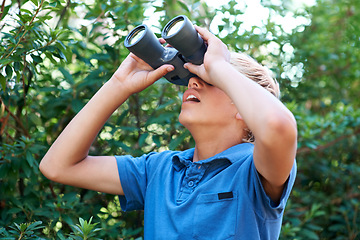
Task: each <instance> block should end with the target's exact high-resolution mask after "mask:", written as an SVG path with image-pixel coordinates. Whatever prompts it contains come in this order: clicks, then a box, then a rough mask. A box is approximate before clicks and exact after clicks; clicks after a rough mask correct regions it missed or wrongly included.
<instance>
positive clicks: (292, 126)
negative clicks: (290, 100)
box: [263, 112, 297, 145]
mask: <svg viewBox="0 0 360 240" xmlns="http://www.w3.org/2000/svg"><path fill="white" fill-rule="evenodd" d="M264 125H265V129H264V131H265V134H264V135H263V136H264V137H265V138H266V139H268V140H269V141H270V144H274V140H275V142H278V143H284V144H291V145H293V144H296V143H297V124H296V120H295V117H294V116H293V115H292V113H291V112H288V113H287V114H278V115H277V114H274V115H272V116H271V117H269V118H268V119H267V121H266V124H264Z"/></svg>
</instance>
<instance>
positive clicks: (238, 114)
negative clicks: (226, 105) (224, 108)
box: [235, 113, 243, 120]
mask: <svg viewBox="0 0 360 240" xmlns="http://www.w3.org/2000/svg"><path fill="white" fill-rule="evenodd" d="M235 119H236V120H243V118H242V116H241V115H240V113H236V115H235Z"/></svg>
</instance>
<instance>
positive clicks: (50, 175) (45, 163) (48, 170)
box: [39, 155, 59, 182]
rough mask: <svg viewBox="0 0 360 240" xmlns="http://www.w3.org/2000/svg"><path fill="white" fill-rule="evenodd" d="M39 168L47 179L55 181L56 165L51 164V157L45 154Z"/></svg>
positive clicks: (56, 177)
mask: <svg viewBox="0 0 360 240" xmlns="http://www.w3.org/2000/svg"><path fill="white" fill-rule="evenodd" d="M39 170H40V172H41V173H42V174H43V175H44V176H45V177H46V178H47V179H49V180H51V181H55V182H56V181H57V179H58V175H59V174H58V173H57V171H56V167H55V166H53V164H51V159H50V158H49V157H47V156H46V155H45V157H44V158H43V159H42V160H41V162H40V164H39Z"/></svg>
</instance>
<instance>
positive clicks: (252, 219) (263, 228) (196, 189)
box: [116, 143, 296, 240]
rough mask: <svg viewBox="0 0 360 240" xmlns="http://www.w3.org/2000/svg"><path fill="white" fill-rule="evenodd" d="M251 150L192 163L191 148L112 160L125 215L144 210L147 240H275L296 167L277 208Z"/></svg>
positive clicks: (248, 146) (239, 148)
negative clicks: (256, 166)
mask: <svg viewBox="0 0 360 240" xmlns="http://www.w3.org/2000/svg"><path fill="white" fill-rule="evenodd" d="M253 150H254V145H253V144H251V143H243V144H239V145H236V146H233V147H231V148H229V149H227V150H225V151H224V152H221V153H219V154H217V155H215V156H213V157H211V158H209V159H206V160H202V161H198V162H192V158H193V155H194V149H189V150H187V151H183V152H176V151H164V152H162V153H150V154H147V155H143V156H141V157H138V158H133V157H131V156H116V159H117V165H118V171H119V176H120V180H121V185H122V187H123V190H124V194H125V195H124V196H120V204H121V208H122V209H123V210H124V211H129V210H141V209H143V210H144V218H145V219H144V238H145V239H146V240H147V239H166V240H171V239H207V240H209V239H246V240H251V239H262V240H266V239H271V240H273V239H278V237H279V234H280V228H281V223H282V217H283V213H284V208H285V204H286V201H287V199H288V197H289V194H290V191H291V189H292V186H293V184H294V181H295V175H296V164H294V166H293V168H292V170H291V173H290V176H289V179H288V181H287V183H286V186H285V188H284V192H283V195H282V197H281V200H280V203H279V204H274V203H273V202H272V201H271V199H270V198H269V197H268V196H267V195H266V193H265V191H264V189H263V187H262V184H261V181H260V178H259V174H258V172H257V171H256V168H255V166H254V161H253Z"/></svg>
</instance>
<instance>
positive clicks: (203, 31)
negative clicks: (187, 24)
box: [194, 25, 214, 41]
mask: <svg viewBox="0 0 360 240" xmlns="http://www.w3.org/2000/svg"><path fill="white" fill-rule="evenodd" d="M194 27H195V29H196V31H197V32H198V33H199V34H200V36H201V37H202V39H204V40H206V41H208V40H209V39H210V38H211V37H212V36H214V35H213V34H212V33H211V32H209V31H208V30H207V29H205V28H202V27H199V26H196V25H194Z"/></svg>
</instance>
